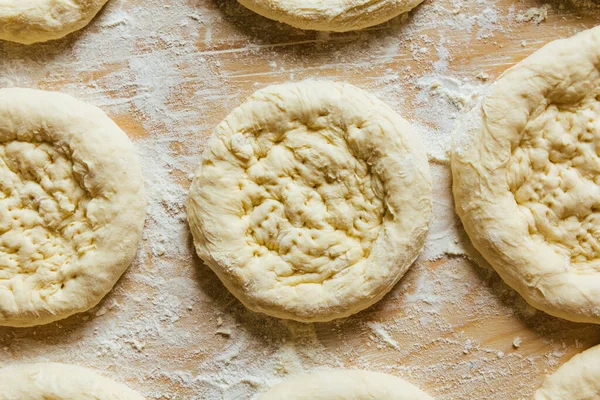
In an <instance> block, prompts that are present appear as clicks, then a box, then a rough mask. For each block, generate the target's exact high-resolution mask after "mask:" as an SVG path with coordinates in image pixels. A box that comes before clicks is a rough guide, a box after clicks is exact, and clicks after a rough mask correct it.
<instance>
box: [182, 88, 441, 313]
mask: <svg viewBox="0 0 600 400" xmlns="http://www.w3.org/2000/svg"><path fill="white" fill-rule="evenodd" d="M430 191H431V183H430V178H429V169H428V164H427V158H426V155H425V152H424V149H423V148H422V146H421V143H420V138H419V137H418V136H417V135H416V134H415V133H414V132H413V130H412V128H411V126H410V125H409V124H408V123H407V122H406V121H405V120H404V119H402V118H401V117H400V116H399V115H397V114H396V113H394V112H393V111H392V110H391V109H390V108H389V107H387V106H386V105H385V104H383V103H382V102H380V101H379V100H378V99H376V98H374V97H373V96H371V95H369V94H367V93H365V92H363V91H362V90H360V89H357V88H356V87H354V86H351V85H348V84H341V83H333V82H303V83H298V84H285V85H278V86H270V87H268V88H266V89H263V90H260V91H258V92H256V93H255V94H254V95H253V96H251V97H250V98H249V99H248V100H247V101H246V103H244V104H243V105H242V106H240V107H238V108H237V109H236V110H234V111H233V112H232V113H231V114H230V115H229V116H228V117H227V118H226V119H225V120H224V121H223V122H222V123H221V124H220V125H219V126H218V127H217V128H216V131H215V133H214V135H213V137H212V138H211V139H210V141H209V143H208V147H207V149H206V150H205V151H204V154H203V161H202V164H201V166H200V168H199V169H198V171H197V172H196V177H195V179H194V181H193V183H192V187H191V189H190V196H189V203H188V217H189V221H190V226H191V229H192V233H193V236H194V241H195V245H196V249H197V251H198V254H199V255H200V256H201V257H202V258H203V259H204V261H205V262H206V263H207V264H208V265H209V266H210V267H211V268H212V269H213V270H214V271H215V272H216V273H217V275H218V276H219V277H220V278H221V280H222V281H223V282H224V284H225V285H226V286H227V287H228V288H229V290H230V291H231V292H232V293H233V294H235V295H236V297H238V298H239V299H240V300H241V301H242V302H243V303H244V304H245V305H246V306H247V307H249V308H250V309H252V310H255V311H261V312H264V313H267V314H270V315H273V316H277V317H281V318H291V319H296V320H300V321H326V320H331V319H334V318H339V317H344V316H348V315H350V314H352V313H355V312H358V311H360V310H362V309H364V308H366V307H368V306H369V305H371V304H373V303H374V302H376V301H377V300H379V299H380V298H381V297H382V296H383V295H384V294H385V293H386V292H388V291H389V290H390V289H391V287H392V286H393V285H394V284H395V283H396V282H397V281H398V280H399V279H400V278H401V277H402V275H403V274H404V273H405V272H406V270H407V269H408V267H409V266H410V264H411V263H412V262H413V261H414V260H415V258H416V257H417V255H418V254H419V251H420V250H421V248H422V246H423V242H424V238H425V234H426V232H427V227H428V222H429V215H430V209H431V205H430V199H429V197H430Z"/></svg>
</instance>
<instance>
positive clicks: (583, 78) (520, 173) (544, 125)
mask: <svg viewBox="0 0 600 400" xmlns="http://www.w3.org/2000/svg"><path fill="white" fill-rule="evenodd" d="M599 68H600V28H594V29H590V30H588V31H585V32H582V33H580V34H578V35H576V36H574V37H572V38H569V39H564V40H557V41H555V42H552V43H550V44H548V45H546V46H545V47H543V48H542V49H541V50H539V51H537V52H536V53H534V54H533V55H531V56H530V57H528V58H526V59H525V60H523V61H522V62H520V63H519V64H517V65H516V66H514V67H512V68H510V69H509V70H508V71H506V72H505V73H504V74H502V76H501V77H500V78H498V80H497V81H496V82H495V83H494V84H493V85H492V86H491V88H490V91H489V93H488V94H487V96H486V97H485V99H484V100H483V102H482V104H480V105H478V106H477V107H475V109H474V110H473V111H472V112H471V113H470V114H469V115H468V116H467V118H465V119H464V120H463V122H462V123H460V124H459V125H458V127H457V129H456V131H455V135H454V137H455V142H456V143H455V144H454V147H455V148H454V153H453V159H452V171H453V179H454V187H453V190H454V196H455V200H456V210H457V212H458V214H459V215H460V217H461V219H462V221H463V224H464V226H465V229H466V231H467V233H468V234H469V237H470V238H471V240H472V241H473V244H474V245H475V247H476V248H477V249H478V250H479V251H480V252H481V253H482V254H483V256H484V257H485V258H486V259H487V261H489V263H490V264H491V265H492V266H493V267H494V268H495V269H496V271H498V273H499V274H500V276H502V278H503V279H504V281H505V282H506V283H508V284H509V285H510V286H511V287H513V288H514V289H516V290H517V291H518V292H519V293H520V294H521V295H522V296H523V297H524V298H525V299H526V300H527V301H528V302H529V303H530V304H531V305H532V306H534V307H537V308H539V309H541V310H543V311H545V312H547V313H549V314H552V315H554V316H558V317H562V318H565V319H569V320H572V321H578V322H593V323H600V157H599V156H598V155H599V154H600V71H599Z"/></svg>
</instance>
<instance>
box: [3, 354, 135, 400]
mask: <svg viewBox="0 0 600 400" xmlns="http://www.w3.org/2000/svg"><path fill="white" fill-rule="evenodd" d="M0 388H2V390H0V400H42V399H48V400H144V398H143V397H142V396H140V395H139V394H137V393H136V392H134V391H133V390H131V389H129V388H128V387H127V386H125V385H122V384H120V383H116V382H113V381H112V380H110V379H107V378H104V377H102V376H100V375H98V374H97V373H96V372H94V371H92V370H90V369H87V368H83V367H79V366H75V365H67V364H59V363H39V364H22V365H15V366H9V367H5V368H2V369H0Z"/></svg>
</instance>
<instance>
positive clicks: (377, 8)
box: [238, 0, 423, 32]
mask: <svg viewBox="0 0 600 400" xmlns="http://www.w3.org/2000/svg"><path fill="white" fill-rule="evenodd" d="M238 1H239V2H240V4H242V5H243V6H245V7H247V8H249V9H250V10H252V11H254V12H256V13H258V14H260V15H263V16H265V17H267V18H271V19H274V20H276V21H279V22H284V23H286V24H289V25H292V26H294V27H296V28H300V29H314V30H318V31H334V32H345V31H351V30H356V29H362V28H367V27H369V26H373V25H377V24H381V23H383V22H385V21H388V20H390V19H392V18H394V17H396V16H398V15H400V14H402V13H405V12H408V11H410V10H412V9H413V8H415V7H416V6H417V5H419V4H420V3H421V2H422V1H423V0H238Z"/></svg>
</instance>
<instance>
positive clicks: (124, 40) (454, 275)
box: [0, 0, 600, 400]
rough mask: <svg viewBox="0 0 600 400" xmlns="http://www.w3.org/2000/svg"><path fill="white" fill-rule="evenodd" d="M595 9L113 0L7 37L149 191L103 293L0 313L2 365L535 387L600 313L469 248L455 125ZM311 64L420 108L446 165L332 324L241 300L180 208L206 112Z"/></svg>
mask: <svg viewBox="0 0 600 400" xmlns="http://www.w3.org/2000/svg"><path fill="white" fill-rule="evenodd" d="M598 17H600V7H598V6H597V4H596V3H595V2H593V1H592V0H576V1H567V0H565V1H562V0H559V1H557V2H552V3H550V4H540V3H536V2H534V1H533V0H523V1H519V2H512V1H505V0H501V1H500V2H499V3H490V2H489V1H485V0H427V1H425V3H423V4H422V5H421V6H419V7H417V8H416V9H415V10H414V11H412V12H411V13H409V14H407V15H404V16H401V17H398V18H395V19H393V20H392V21H390V22H388V23H386V24H383V25H380V26H376V27H372V28H369V29H366V30H364V31H360V32H346V33H335V34H334V33H332V34H328V33H316V32H309V31H299V30H296V29H293V28H290V27H287V26H284V25H281V24H278V23H275V22H272V21H269V20H266V19H264V18H262V17H259V16H257V15H255V14H253V13H252V12H250V11H248V10H246V9H244V8H243V7H241V6H239V5H238V4H237V3H236V2H234V1H226V0H174V1H171V2H168V4H167V2H163V1H159V0H146V1H142V0H110V1H109V2H108V4H107V6H106V7H105V9H104V10H103V11H102V12H101V14H100V15H99V16H98V17H97V18H96V19H95V20H94V22H93V23H92V24H91V25H90V26H89V27H88V28H86V29H84V30H82V31H81V32H78V33H75V34H73V35H70V36H69V37H67V38H66V39H63V40H60V41H56V42H50V43H45V44H39V45H34V46H30V47H26V46H20V45H16V44H10V43H0V68H1V71H2V74H1V75H0V87H12V86H22V87H32V88H39V89H46V90H58V91H62V92H65V93H69V94H71V95H74V96H76V97H78V98H79V99H81V100H84V101H87V102H89V103H92V104H95V105H97V106H99V107H101V108H102V109H103V110H104V111H105V112H106V113H107V114H108V115H109V116H110V117H111V118H113V119H114V120H115V122H117V124H119V125H120V126H121V127H122V128H123V129H124V130H125V131H126V132H127V133H128V134H129V136H130V137H131V138H132V140H133V141H134V143H135V145H136V148H137V150H138V153H139V155H140V158H141V162H142V165H143V172H144V177H145V184H146V190H147V200H148V219H147V223H146V227H145V233H144V240H143V243H142V245H141V247H140V251H139V253H138V256H137V258H136V260H135V262H134V264H133V265H132V266H131V267H130V268H129V270H128V272H127V273H126V274H125V275H124V276H123V278H122V279H121V280H120V281H119V283H118V284H117V285H116V286H115V289H114V290H113V291H112V292H111V294H109V295H108V296H107V297H106V298H105V300H104V301H103V302H102V303H101V304H100V305H99V306H98V307H96V308H94V309H93V310H90V311H89V312H86V313H82V314H79V315H77V316H74V317H71V318H69V319H67V320H64V321H60V322H58V323H54V324H50V325H47V326H41V327H37V328H30V329H12V328H0V365H6V364H9V363H14V362H29V361H59V362H66V363H73V364H79V365H82V366H88V367H92V368H95V369H97V370H99V371H100V372H101V373H103V374H105V375H107V376H110V377H112V378H113V379H116V380H118V381H122V382H124V383H127V384H128V385H129V386H131V387H132V388H134V389H136V390H138V391H139V392H141V393H143V394H144V395H145V396H147V397H148V398H149V399H205V400H213V399H215V400H216V399H250V398H254V397H255V396H257V395H258V394H259V393H261V392H262V391H264V390H266V389H267V388H268V387H269V386H270V385H272V384H274V383H276V382H279V381H281V380H283V379H285V378H286V377H288V376H290V375H292V374H297V373H302V372H305V371H310V370H314V369H324V368H363V369H368V370H373V371H381V372H387V373H392V374H395V375H398V376H400V377H403V378H405V379H407V380H408V381H410V382H411V383H414V384H416V385H417V386H419V387H421V388H422V389H423V390H426V391H427V392H429V393H430V394H431V395H432V396H434V397H435V398H437V399H471V398H486V399H492V400H493V399H518V398H525V397H528V396H530V394H531V393H532V392H533V391H534V390H535V389H536V388H537V386H538V385H539V383H540V382H541V380H542V378H543V376H544V374H545V373H546V372H549V371H551V370H553V369H555V368H556V366H557V365H560V364H561V363H563V362H564V361H565V360H566V359H567V358H568V357H570V356H572V355H573V354H575V353H577V352H579V351H581V350H582V349H583V348H587V347H589V346H591V345H593V344H596V343H597V342H598V341H600V328H599V327H595V326H591V325H585V324H575V323H569V322H566V321H562V320H559V319H556V318H551V317H549V316H546V315H544V314H543V313H542V312H538V311H536V310H535V309H533V308H531V307H530V306H528V305H527V304H526V303H525V302H524V301H523V300H522V299H521V298H520V297H519V296H518V295H517V294H516V293H515V292H514V291H512V290H511V289H509V288H508V287H507V286H506V285H505V284H504V283H503V282H502V281H501V279H500V278H499V277H498V276H497V275H496V274H495V273H494V272H492V271H491V270H489V269H486V268H480V267H478V266H477V265H476V264H475V263H473V262H471V261H469V260H468V259H467V258H466V255H468V256H469V257H471V258H475V259H476V258H477V257H476V254H474V253H472V252H473V250H472V248H469V243H468V240H467V239H466V236H465V234H464V232H463V231H462V228H461V226H460V222H459V221H458V219H457V218H456V215H455V213H454V205H453V202H452V197H451V178H450V169H449V156H450V151H451V147H450V141H451V131H452V126H453V125H454V122H455V121H456V120H457V118H458V117H459V116H460V115H461V114H462V113H463V112H465V111H466V110H467V109H468V108H469V107H470V106H471V105H472V103H473V102H476V101H477V99H479V98H480V97H481V96H482V94H483V93H484V92H485V88H486V87H487V86H488V85H489V84H490V83H491V82H492V81H493V80H494V79H495V78H496V77H497V76H498V75H499V74H500V73H501V72H502V71H503V70H505V69H506V68H507V67H509V66H510V65H512V64H514V63H515V62H518V61H519V60H520V59H522V58H524V57H525V56H526V55H527V54H528V53H530V52H532V51H534V50H535V49H537V48H539V47H541V46H542V45H543V44H544V43H545V42H546V41H548V40H549V39H554V38H557V37H566V36H569V35H572V34H573V33H575V32H578V31H581V30H583V29H585V28H586V27H591V26H592V25H594V24H596V23H597V20H598ZM523 43H525V45H524V46H522V44H523ZM308 78H311V79H324V78H327V79H333V80H340V81H348V82H351V83H353V84H355V85H356V86H358V87H361V88H363V89H365V90H367V91H369V92H371V93H373V94H375V95H377V96H379V97H380V98H381V99H382V100H383V101H385V102H386V103H388V104H389V105H390V106H391V107H392V108H393V109H394V110H396V111H398V112H399V113H400V114H401V115H403V116H404V117H405V118H406V119H408V120H409V121H410V122H411V123H412V124H413V125H414V127H415V129H416V130H417V132H418V133H419V134H420V135H421V137H422V138H423V141H424V143H425V146H426V148H427V152H428V155H429V158H430V161H431V168H432V176H433V182H434V196H433V209H434V216H433V219H432V222H431V230H430V233H429V236H428V239H427V243H426V248H425V251H424V253H423V255H422V256H421V257H420V258H419V260H418V261H417V262H416V263H415V265H414V266H413V267H412V268H411V270H410V271H409V272H408V273H407V275H406V277H405V278H403V279H402V280H401V281H400V283H399V284H398V285H396V287H395V288H394V289H393V290H392V291H391V292H390V293H389V294H388V295H387V296H386V297H385V298H384V299H383V300H382V301H380V302H379V303H377V304H376V305H374V306H373V307H371V308H369V309H368V310H366V311H363V312H361V313H359V314H358V315H355V316H352V317H350V318H347V319H344V320H340V321H334V322H331V323H320V324H301V323H296V322H292V321H284V320H277V319H274V318H269V317H266V316H263V315H260V314H256V313H252V312H250V311H247V310H246V309H245V308H244V307H243V306H242V305H241V304H240V303H239V302H238V301H237V300H236V299H235V298H234V297H233V296H231V295H230V294H229V293H228V292H227V290H226V289H225V288H224V287H223V285H222V284H221V283H220V282H219V280H218V279H217V278H216V276H215V275H214V274H213V273H212V272H211V271H210V270H209V269H208V268H207V267H206V266H204V265H203V264H202V263H201V262H200V261H199V259H198V257H197V256H196V255H195V252H194V249H193V246H192V243H191V235H190V232H189V229H188V227H187V222H186V214H185V201H186V193H187V189H188V187H189V185H190V182H191V179H192V177H193V176H194V170H195V168H196V166H197V165H198V164H199V160H200V154H201V152H202V150H203V148H204V144H205V142H206V140H207V138H208V136H209V135H210V132H211V130H212V128H213V127H214V126H215V125H217V124H218V123H219V122H220V121H221V120H222V119H223V118H224V117H225V116H226V115H227V113H228V112H229V111H231V110H232V109H233V108H235V107H236V106H238V105H239V104H241V103H242V102H243V101H244V99H245V98H246V97H247V96H249V95H250V94H251V93H252V92H254V91H255V90H257V89H259V88H261V87H264V86H266V85H269V84H274V83H282V82H287V81H290V80H291V81H297V80H302V79H308Z"/></svg>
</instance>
